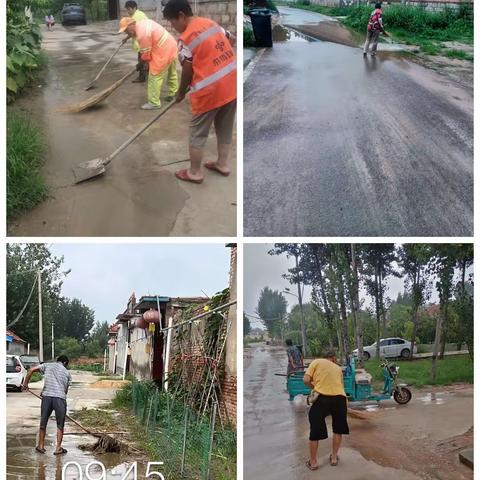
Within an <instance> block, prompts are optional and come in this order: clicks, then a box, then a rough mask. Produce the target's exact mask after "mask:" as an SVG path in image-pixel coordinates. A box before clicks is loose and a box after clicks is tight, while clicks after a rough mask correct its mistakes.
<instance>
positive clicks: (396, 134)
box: [244, 9, 473, 236]
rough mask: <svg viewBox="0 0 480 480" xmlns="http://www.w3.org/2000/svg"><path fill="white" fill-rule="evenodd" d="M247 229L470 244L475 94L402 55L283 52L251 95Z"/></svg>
mask: <svg viewBox="0 0 480 480" xmlns="http://www.w3.org/2000/svg"><path fill="white" fill-rule="evenodd" d="M288 10H289V11H291V10H293V9H288ZM307 13H308V19H307V24H308V25H311V20H312V14H311V12H307ZM295 15H296V16H299V17H301V16H302V15H303V12H302V13H295ZM321 17H323V16H319V19H318V21H322V18H321ZM284 21H285V22H288V23H289V24H292V25H293V24H294V23H295V22H297V23H298V22H299V21H300V19H299V18H296V19H294V20H291V19H285V20H284ZM380 48H382V47H380ZM244 228H245V234H246V235H247V236H269V235H276V236H302V235H303V236H351V235H353V236H392V235H393V236H417V235H418V236H434V235H435V236H470V235H472V233H473V100H472V91H471V90H469V89H465V88H464V87H461V86H459V85H457V84H455V83H453V82H452V81H450V80H449V79H447V78H445V77H442V76H440V75H438V74H437V73H435V72H434V71H432V70H428V69H426V68H424V67H421V66H420V65H417V64H415V63H413V62H410V61H408V60H407V59H406V58H404V57H402V56H401V55H400V54H398V53H392V52H380V53H379V54H378V55H377V58H372V57H367V58H366V59H364V58H363V56H362V53H361V50H360V49H359V48H353V47H350V46H346V45H340V44H336V43H332V42H326V41H317V42H290V41H287V42H280V43H275V44H274V47H273V48H272V49H267V51H266V52H265V53H264V54H263V56H262V57H261V59H260V61H259V62H258V63H257V65H256V67H255V68H254V70H253V71H252V73H251V74H250V76H249V77H248V80H247V81H246V83H245V85H244Z"/></svg>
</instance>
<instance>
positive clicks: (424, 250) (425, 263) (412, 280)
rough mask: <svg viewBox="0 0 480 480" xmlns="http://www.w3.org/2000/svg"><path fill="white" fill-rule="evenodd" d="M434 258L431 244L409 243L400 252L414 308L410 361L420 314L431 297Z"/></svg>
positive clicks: (400, 259)
mask: <svg viewBox="0 0 480 480" xmlns="http://www.w3.org/2000/svg"><path fill="white" fill-rule="evenodd" d="M431 256H432V247H431V245H430V244H422V243H407V244H404V245H402V247H401V248H400V250H399V261H400V265H401V267H402V270H403V274H404V276H405V277H406V278H405V285H406V286H407V287H409V289H410V293H411V297H412V306H411V309H410V312H411V321H412V324H413V329H412V334H411V342H410V360H411V359H412V358H413V348H414V344H415V340H416V336H417V329H418V312H419V309H420V306H421V305H423V304H424V303H425V302H426V300H427V299H428V298H429V296H430V289H431V280H430V279H429V275H428V274H429V270H430V269H429V263H430V259H431Z"/></svg>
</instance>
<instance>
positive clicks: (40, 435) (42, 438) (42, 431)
mask: <svg viewBox="0 0 480 480" xmlns="http://www.w3.org/2000/svg"><path fill="white" fill-rule="evenodd" d="M45 433H46V430H45V429H44V428H40V429H39V430H38V448H39V449H40V450H43V449H44V448H45Z"/></svg>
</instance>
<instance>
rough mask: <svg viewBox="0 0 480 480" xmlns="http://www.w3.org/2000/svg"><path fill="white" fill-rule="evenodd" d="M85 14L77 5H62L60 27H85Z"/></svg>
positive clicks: (81, 7) (80, 6) (82, 8)
mask: <svg viewBox="0 0 480 480" xmlns="http://www.w3.org/2000/svg"><path fill="white" fill-rule="evenodd" d="M86 24H87V14H86V12H85V8H84V7H83V6H82V5H80V4H79V3H64V4H63V9H62V25H63V26H64V27H65V26H66V25H86Z"/></svg>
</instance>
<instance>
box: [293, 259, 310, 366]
mask: <svg viewBox="0 0 480 480" xmlns="http://www.w3.org/2000/svg"><path fill="white" fill-rule="evenodd" d="M295 267H296V269H297V287H298V303H299V305H300V313H301V317H300V319H301V329H302V347H303V352H302V353H303V357H304V358H305V357H306V356H307V354H308V345H307V332H306V331H305V317H304V314H303V303H302V289H301V287H300V277H299V275H298V255H295Z"/></svg>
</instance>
